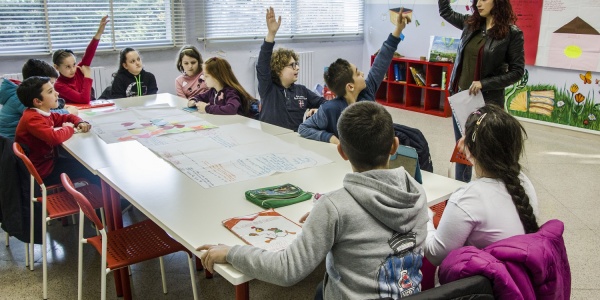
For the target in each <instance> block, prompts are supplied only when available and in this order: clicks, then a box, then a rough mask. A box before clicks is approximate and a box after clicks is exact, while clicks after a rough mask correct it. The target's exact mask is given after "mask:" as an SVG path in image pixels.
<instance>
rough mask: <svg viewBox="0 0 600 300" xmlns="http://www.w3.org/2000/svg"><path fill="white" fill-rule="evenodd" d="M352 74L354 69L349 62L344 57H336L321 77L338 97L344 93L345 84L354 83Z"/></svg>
mask: <svg viewBox="0 0 600 300" xmlns="http://www.w3.org/2000/svg"><path fill="white" fill-rule="evenodd" d="M353 75H354V71H353V70H352V66H350V63H349V62H348V61H347V60H345V59H342V58H338V59H337V60H336V61H334V62H333V63H331V65H329V68H327V71H325V73H324V74H323V79H325V84H327V87H328V88H329V89H330V90H331V91H333V92H334V93H335V94H336V95H338V96H340V97H344V96H345V95H346V85H347V84H348V83H354V79H353V78H352V76H353Z"/></svg>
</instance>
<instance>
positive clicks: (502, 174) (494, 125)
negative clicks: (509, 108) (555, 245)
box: [465, 104, 539, 233]
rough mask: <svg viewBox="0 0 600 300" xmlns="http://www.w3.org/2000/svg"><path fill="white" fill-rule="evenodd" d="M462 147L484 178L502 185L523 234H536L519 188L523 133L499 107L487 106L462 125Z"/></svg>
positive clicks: (521, 189) (526, 201)
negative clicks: (513, 208) (463, 142)
mask: <svg viewBox="0 0 600 300" xmlns="http://www.w3.org/2000/svg"><path fill="white" fill-rule="evenodd" d="M465 127H466V131H465V145H466V146H467V147H468V150H469V152H470V153H471V156H473V158H475V161H476V164H477V167H478V168H481V170H483V174H484V176H486V177H490V178H497V179H499V180H502V182H504V185H505V186H506V190H507V191H508V193H509V194H510V196H511V198H512V200H513V203H514V204H515V207H516V208H517V213H518V214H519V219H520V220H521V223H522V224H523V228H524V229H525V233H533V232H536V231H538V229H539V226H538V224H537V221H536V218H535V215H534V214H533V208H532V207H531V204H530V203H529V197H528V196H527V194H526V193H525V188H523V185H522V184H521V181H520V179H519V174H520V172H521V165H520V164H519V158H520V157H521V154H522V153H523V145H524V143H523V142H524V135H525V137H526V136H527V133H526V132H525V129H524V128H523V126H521V124H520V123H519V121H517V119H515V118H514V117H513V116H511V115H509V114H508V113H507V112H505V111H504V110H503V109H502V108H500V107H499V106H496V105H494V104H487V105H486V106H484V107H482V108H480V109H478V110H477V111H475V112H474V113H473V114H472V115H471V116H469V118H468V119H467V123H466V126H465Z"/></svg>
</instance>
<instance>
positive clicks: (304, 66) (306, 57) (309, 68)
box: [250, 51, 323, 98]
mask: <svg viewBox="0 0 600 300" xmlns="http://www.w3.org/2000/svg"><path fill="white" fill-rule="evenodd" d="M313 53H314V52H313V51H309V52H296V54H298V61H299V62H300V72H299V73H298V81H296V83H297V84H301V85H303V86H306V87H307V88H308V89H309V90H311V91H312V90H313V89H314V87H315V85H316V84H317V83H319V82H320V81H321V80H322V79H320V78H322V77H323V74H316V73H315V72H314V70H313V69H314V68H313ZM250 60H251V63H252V65H253V66H254V82H255V84H254V95H256V98H259V97H260V96H259V94H258V81H257V80H256V75H257V74H256V62H257V61H258V56H252V57H250Z"/></svg>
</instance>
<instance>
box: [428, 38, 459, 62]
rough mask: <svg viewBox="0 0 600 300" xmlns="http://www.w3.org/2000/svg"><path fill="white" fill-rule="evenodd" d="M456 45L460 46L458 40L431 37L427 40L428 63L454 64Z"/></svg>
mask: <svg viewBox="0 0 600 300" xmlns="http://www.w3.org/2000/svg"><path fill="white" fill-rule="evenodd" d="M458 45H460V39H457V38H450V37H443V36H431V37H430V38H429V56H428V59H429V61H430V62H449V63H454V61H455V60H456V54H457V53H458Z"/></svg>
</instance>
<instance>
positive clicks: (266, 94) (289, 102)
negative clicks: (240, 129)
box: [256, 7, 325, 131]
mask: <svg viewBox="0 0 600 300" xmlns="http://www.w3.org/2000/svg"><path fill="white" fill-rule="evenodd" d="M280 25H281V16H279V19H276V18H275V12H274V11H273V8H272V7H269V9H268V10H267V28H268V30H269V33H268V34H267V36H266V37H265V41H264V43H263V44H262V46H261V48H260V53H259V54H258V62H257V64H256V77H257V79H258V94H259V95H260V102H261V111H260V117H259V119H260V120H261V121H263V122H267V123H271V124H273V125H277V126H281V127H285V128H288V129H291V130H293V131H297V130H298V125H300V123H302V119H303V118H304V114H305V113H306V110H307V109H315V108H319V106H321V103H323V102H324V101H325V99H323V97H321V96H319V95H317V94H315V93H314V92H312V91H311V90H309V89H307V88H306V87H305V86H303V85H300V84H295V82H296V81H297V80H298V72H299V71H300V64H299V62H298V55H297V54H296V53H295V52H294V51H293V50H290V49H278V50H276V51H275V52H273V47H274V46H275V34H276V33H277V30H279V26H280Z"/></svg>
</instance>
